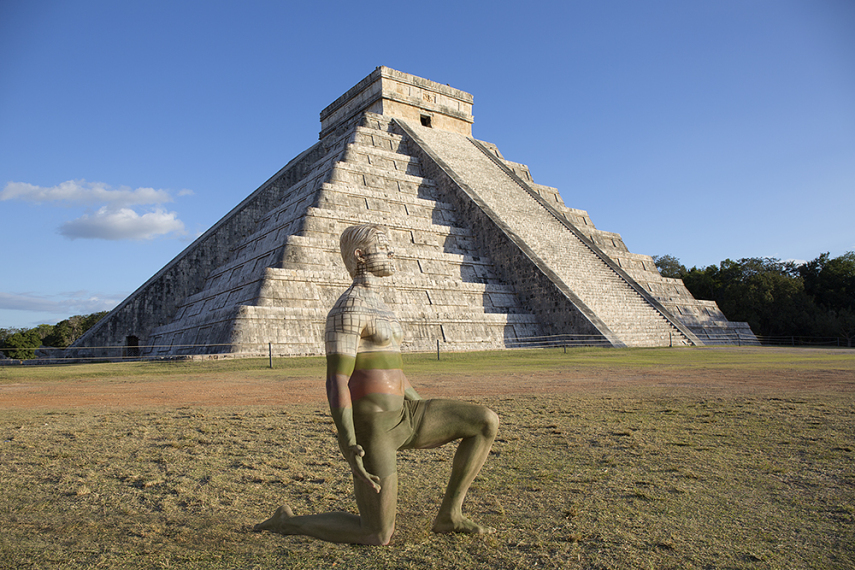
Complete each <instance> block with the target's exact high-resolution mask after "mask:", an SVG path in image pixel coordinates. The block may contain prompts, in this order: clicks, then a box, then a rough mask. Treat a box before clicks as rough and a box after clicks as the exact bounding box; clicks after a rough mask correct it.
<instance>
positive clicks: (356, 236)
mask: <svg viewBox="0 0 855 570" xmlns="http://www.w3.org/2000/svg"><path fill="white" fill-rule="evenodd" d="M382 233H386V232H385V231H384V230H383V228H382V227H381V226H378V225H377V224H362V225H359V226H350V227H349V228H347V229H345V230H344V231H343V232H341V240H339V245H340V246H341V258H342V259H343V260H344V266H345V268H346V269H347V272H348V273H350V276H351V277H355V276H356V256H355V255H354V252H355V251H356V250H357V249H362V250H365V249H366V248H367V247H368V246H370V245H371V242H372V241H373V240H376V239H377V234H382Z"/></svg>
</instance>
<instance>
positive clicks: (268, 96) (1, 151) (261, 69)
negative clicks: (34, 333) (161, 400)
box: [0, 0, 855, 327]
mask: <svg viewBox="0 0 855 570" xmlns="http://www.w3.org/2000/svg"><path fill="white" fill-rule="evenodd" d="M378 65H386V66H389V67H392V68H394V69H398V70H401V71H405V72H407V73H412V74H414V75H418V76H421V77H426V78H428V79H432V80H434V81H438V82H440V83H447V84H450V85H451V86H453V87H456V88H458V89H463V90H464V91H468V92H469V93H472V94H473V95H474V98H475V104H474V110H473V112H474V115H475V124H474V126H473V133H474V135H475V136H476V137H477V138H479V139H481V140H486V141H489V142H492V143H495V144H497V145H498V146H499V149H500V150H501V151H502V153H503V154H504V155H505V157H506V158H508V159H510V160H514V161H516V162H522V163H525V164H528V165H529V167H530V168H531V170H532V174H533V176H534V179H535V181H536V182H538V183H540V184H546V185H549V186H554V187H557V188H558V189H559V190H560V192H561V195H562V196H563V198H564V201H565V202H566V204H567V205H568V206H570V207H574V208H580V209H584V210H588V212H589V213H590V215H591V217H592V219H593V221H594V223H595V224H596V225H597V227H598V228H600V229H603V230H608V231H614V232H618V233H620V234H621V235H622V236H623V238H624V241H625V243H626V244H627V245H628V246H629V248H630V250H631V251H633V252H636V253H646V254H650V255H654V254H666V253H667V254H671V255H674V256H676V257H678V258H680V260H681V261H682V262H683V263H684V264H686V265H687V266H689V267H691V266H693V265H697V266H706V265H710V264H717V263H718V262H720V261H721V260H723V259H726V258H732V259H738V258H741V257H758V256H768V257H778V258H782V259H801V260H809V259H813V258H814V257H816V256H817V255H819V254H820V253H822V252H825V251H829V252H831V254H832V255H833V256H836V255H840V254H842V253H844V252H846V251H850V250H855V223H853V217H855V216H853V215H855V2H852V1H851V0H802V1H792V0H738V1H731V0H715V1H702V0H699V1H691V2H689V1H683V0H681V1H664V0H649V1H640V0H631V1H630V0H603V1H594V0H590V1H587V2H577V1H572V0H569V1H568V0H564V1H561V2H557V1H556V2H537V1H531V2H528V3H525V4H524V3H520V2H504V1H494V2H466V1H460V0H458V1H457V2H445V1H435V2H431V3H428V4H425V3H416V2H371V1H363V2H348V3H337V2H323V3H321V2H301V3H290V2H258V1H252V0H245V1H241V2H237V1H235V2H217V1H205V2H202V1H195V2H190V1H181V0H171V1H169V2H164V1H160V0H148V1H146V2H114V1H102V2H97V1H82V0H63V1H51V0H2V1H0V239H2V244H3V245H2V249H3V260H2V263H0V327H31V326H34V325H36V324H39V323H55V322H57V321H58V320H61V319H63V318H66V317H69V316H71V315H74V314H87V313H91V312H94V311H98V310H105V309H109V308H112V307H113V306H115V304H117V303H118V302H119V301H121V300H122V299H123V298H125V297H126V296H127V295H128V294H130V293H131V292H133V291H134V290H135V289H136V288H137V287H139V286H140V285H142V284H143V283H144V282H145V281H146V280H147V279H148V278H149V277H150V276H151V275H153V274H154V273H155V272H156V271H158V270H159V269H160V268H161V267H162V266H163V265H165V264H166V263H167V262H168V261H169V260H170V259H172V258H173V257H175V256H176V255H177V254H178V253H179V252H181V251H182V250H183V249H184V248H186V247H187V246H188V245H189V244H190V243H191V242H192V240H193V239H194V238H195V237H196V236H197V235H199V234H200V233H201V232H203V231H205V230H206V229H207V228H208V227H210V226H211V225H212V224H213V223H215V222H216V221H217V220H218V219H220V218H221V217H222V216H223V215H224V214H226V213H227V212H228V211H229V210H230V209H231V208H232V207H234V206H235V205H236V204H237V203H238V202H240V201H241V200H242V199H243V198H244V197H246V196H247V195H248V194H249V193H251V192H252V191H253V190H255V189H256V188H257V187H258V186H260V185H261V184H262V183H263V182H264V181H265V180H267V179H268V178H269V177H270V176H272V175H273V174H274V173H276V171H277V170H279V169H280V168H281V167H282V166H284V165H285V164H286V163H287V162H288V161H289V160H291V159H292V158H293V157H295V156H296V155H297V154H299V153H300V152H302V151H303V150H305V149H306V148H308V147H309V146H310V145H311V144H313V143H314V142H315V141H316V140H317V136H318V132H319V130H320V123H319V119H318V115H319V113H320V111H321V109H323V108H324V107H325V106H327V105H328V104H329V103H331V102H332V101H333V100H335V99H336V98H337V97H338V96H339V95H341V94H342V93H343V92H344V91H346V90H347V89H349V88H350V87H351V86H353V85H354V84H355V83H356V82H358V81H359V80H360V79H362V78H363V77H365V76H366V75H368V74H369V73H370V72H371V71H372V70H373V69H374V68H375V67H376V66H378Z"/></svg>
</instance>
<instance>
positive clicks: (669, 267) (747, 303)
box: [653, 251, 855, 347]
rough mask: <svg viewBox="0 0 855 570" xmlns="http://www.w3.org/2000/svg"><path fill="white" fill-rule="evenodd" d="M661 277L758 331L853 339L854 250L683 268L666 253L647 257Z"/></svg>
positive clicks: (767, 335) (854, 316) (743, 260)
mask: <svg viewBox="0 0 855 570" xmlns="http://www.w3.org/2000/svg"><path fill="white" fill-rule="evenodd" d="M653 261H654V262H655V263H656V267H657V268H658V269H659V273H660V274H661V275H662V276H663V277H674V278H677V279H682V280H683V283H685V285H686V288H687V289H688V290H689V291H690V292H691V293H692V295H693V296H694V297H695V298H696V299H706V300H709V301H715V302H716V303H717V304H718V306H719V308H720V309H721V311H722V312H723V313H724V314H725V316H726V317H727V318H728V319H729V320H731V321H745V322H747V323H748V324H749V326H750V327H751V330H752V331H754V334H756V335H759V336H764V337H781V336H783V337H837V338H843V339H846V343H847V346H850V347H851V346H852V342H853V340H855V252H853V251H850V252H847V253H845V254H843V255H841V256H840V257H835V258H832V257H831V256H830V255H829V254H828V253H823V254H821V255H819V256H818V257H817V258H816V259H813V260H811V261H808V262H807V263H803V264H798V263H795V262H792V261H781V260H780V259H776V258H771V257H749V258H743V259H740V260H738V261H733V260H731V259H725V260H724V261H722V262H721V263H719V264H718V265H710V266H708V267H705V268H703V269H701V268H698V267H692V268H691V269H686V267H685V266H684V265H682V264H681V263H680V260H679V259H677V258H676V257H674V256H672V255H657V256H654V257H653Z"/></svg>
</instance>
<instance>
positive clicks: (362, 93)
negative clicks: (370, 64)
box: [319, 66, 473, 138]
mask: <svg viewBox="0 0 855 570" xmlns="http://www.w3.org/2000/svg"><path fill="white" fill-rule="evenodd" d="M366 112H368V113H376V114H378V115H384V116H386V117H396V118H399V119H404V120H406V121H412V122H413V123H415V124H417V125H422V126H425V127H431V128H434V129H439V130H442V131H449V132H452V133H457V134H459V135H466V136H468V137H470V136H472V122H473V118H472V95H470V94H469V93H467V92H465V91H461V90H460V89H455V88H453V87H449V86H448V85H442V84H441V83H436V82H435V81H430V80H428V79H422V78H421V77H416V76H415V75H410V74H408V73H403V72H400V71H395V70H394V69H390V68H388V67H384V66H380V67H378V68H377V69H375V70H374V71H373V72H372V73H371V75H369V76H368V77H366V78H365V79H363V80H362V81H360V82H359V83H357V84H356V85H354V86H353V87H352V88H351V89H349V90H348V91H347V93H345V94H344V95H342V96H341V97H339V98H338V99H336V100H335V101H333V103H332V104H330V105H329V106H327V108H326V109H324V110H323V111H321V134H320V137H319V138H324V137H325V136H326V135H328V134H329V133H331V132H332V131H333V130H334V129H335V128H336V127H337V126H339V125H341V124H345V123H347V122H348V121H351V120H353V118H355V117H358V116H360V115H362V114H363V113H366Z"/></svg>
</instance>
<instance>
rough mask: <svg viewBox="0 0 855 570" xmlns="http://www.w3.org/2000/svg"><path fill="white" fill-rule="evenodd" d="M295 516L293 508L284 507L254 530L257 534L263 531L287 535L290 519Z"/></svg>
mask: <svg viewBox="0 0 855 570" xmlns="http://www.w3.org/2000/svg"><path fill="white" fill-rule="evenodd" d="M293 516H294V511H292V510H291V507H289V506H288V505H283V506H281V507H279V508H278V509H276V512H275V513H273V516H272V517H270V518H269V519H267V520H266V521H264V522H261V523H258V524H257V525H255V527H253V529H252V530H254V531H255V532H261V531H262V530H269V531H272V532H278V533H282V534H285V533H287V529H286V527H287V526H288V519H290V518H292V517H293Z"/></svg>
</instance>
